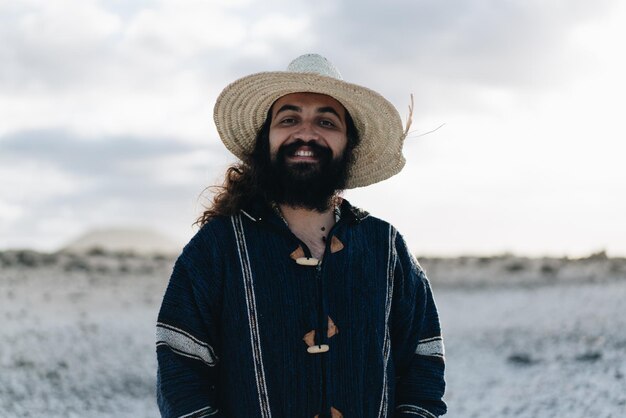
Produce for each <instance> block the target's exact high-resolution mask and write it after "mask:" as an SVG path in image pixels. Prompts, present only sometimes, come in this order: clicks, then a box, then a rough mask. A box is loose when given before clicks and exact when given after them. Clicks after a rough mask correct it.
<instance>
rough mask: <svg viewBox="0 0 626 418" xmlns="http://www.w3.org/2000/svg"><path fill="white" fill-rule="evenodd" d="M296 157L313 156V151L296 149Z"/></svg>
mask: <svg viewBox="0 0 626 418" xmlns="http://www.w3.org/2000/svg"><path fill="white" fill-rule="evenodd" d="M295 155H296V157H312V156H313V151H296V154H295Z"/></svg>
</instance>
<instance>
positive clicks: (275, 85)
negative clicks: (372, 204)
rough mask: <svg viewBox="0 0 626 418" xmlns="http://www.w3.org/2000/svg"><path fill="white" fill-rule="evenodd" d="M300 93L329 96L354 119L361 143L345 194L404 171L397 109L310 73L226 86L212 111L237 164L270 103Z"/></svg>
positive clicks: (368, 93) (363, 89) (258, 77)
mask: <svg viewBox="0 0 626 418" xmlns="http://www.w3.org/2000/svg"><path fill="white" fill-rule="evenodd" d="M299 92H308V93H320V94H326V95H328V96H331V97H333V98H334V99H336V100H337V101H339V102H340V103H341V104H342V105H343V106H344V107H345V108H346V110H347V111H348V112H349V113H350V115H351V116H352V119H353V120H354V124H355V126H356V128H357V131H358V133H359V138H360V142H359V144H358V146H357V147H355V149H354V150H353V152H354V154H355V155H354V159H353V164H352V167H351V168H350V171H349V175H348V181H347V184H346V188H347V189H352V188H356V187H363V186H368V185H370V184H374V183H377V182H379V181H383V180H385V179H388V178H389V177H391V176H393V175H395V174H397V173H399V172H400V170H402V168H403V167H404V164H405V159H404V156H403V155H402V145H403V142H404V136H405V134H404V130H403V128H402V120H401V119H400V115H399V114H398V111H397V110H396V108H395V107H394V106H393V105H392V104H391V103H390V102H389V101H387V99H385V98H384V97H382V96H381V95H380V94H378V93H376V92H375V91H373V90H370V89H368V88H366V87H362V86H359V85H356V84H352V83H347V82H345V81H343V80H338V79H335V78H332V77H326V76H322V75H318V74H314V73H294V72H285V71H276V72H262V73H257V74H252V75H249V76H246V77H243V78H240V79H239V80H237V81H235V82H233V83H231V84H230V85H228V86H227V87H226V88H225V89H224V90H223V91H222V93H221V94H220V95H219V97H218V98H217V101H216V103H215V108H214V112H213V118H214V120H215V125H216V127H217V131H218V133H219V135H220V138H221V139H222V142H224V145H226V148H228V150H229V151H231V152H232V153H233V154H235V155H236V156H237V157H239V158H240V159H244V158H246V157H247V156H249V155H250V153H251V152H252V150H253V149H254V145H255V144H254V141H255V139H256V135H257V133H258V131H259V129H261V126H262V125H263V123H264V122H265V119H266V117H267V112H268V110H269V109H270V107H271V106H272V104H273V103H274V102H275V101H276V100H277V99H279V98H280V97H282V96H284V95H286V94H291V93H299Z"/></svg>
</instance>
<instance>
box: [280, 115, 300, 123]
mask: <svg viewBox="0 0 626 418" xmlns="http://www.w3.org/2000/svg"><path fill="white" fill-rule="evenodd" d="M296 122H297V119H296V118H294V117H291V116H287V117H285V118H282V119H281V120H280V124H281V125H293V124H294V123H296Z"/></svg>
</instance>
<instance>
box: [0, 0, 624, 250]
mask: <svg viewBox="0 0 626 418" xmlns="http://www.w3.org/2000/svg"><path fill="white" fill-rule="evenodd" d="M624 22H626V4H625V3H624V2H622V1H620V0H598V1H595V2H589V1H586V0H551V1H539V0H471V1H470V0H449V1H445V2H444V1H440V0H391V1H386V2H380V1H370V0H358V1H352V0H350V1H334V0H318V1H315V2H310V1H304V0H292V1H282V0H269V1H262V2H261V1H260V0H211V1H202V0H176V1H174V0H136V1H128V0H106V1H97V0H22V1H19V2H16V1H13V0H0V63H1V64H0V249H8V248H33V249H37V250H41V251H54V250H56V249H58V248H60V247H62V246H63V245H65V244H66V243H67V242H68V241H70V240H72V239H74V238H76V237H77V236H79V235H81V234H82V233H84V232H85V231H88V230H90V229H92V228H103V227H119V226H125V227H130V226H132V227H146V228H152V229H155V230H157V231H159V232H162V233H163V234H165V235H167V236H170V237H172V239H173V240H175V241H176V242H178V243H180V245H181V246H182V245H184V244H185V243H186V242H187V241H188V240H189V239H190V238H191V236H193V234H194V233H195V232H196V231H197V227H194V226H192V224H193V222H194V221H195V219H196V217H197V216H198V215H199V214H200V212H201V211H202V208H203V205H205V204H206V203H207V201H208V200H207V199H208V198H209V197H210V196H209V195H208V194H207V192H206V191H205V188H206V187H207V186H210V185H212V184H218V183H221V179H222V175H223V172H224V170H225V168H226V167H227V166H228V165H229V164H231V163H233V162H234V161H235V159H234V157H232V156H231V155H230V154H229V153H228V151H227V150H226V149H225V148H224V146H223V145H222V143H221V141H220V139H219V137H218V135H217V132H216V129H215V126H214V124H213V119H212V114H213V105H214V103H215V99H216V98H217V96H218V95H219V93H220V91H221V90H222V89H223V88H224V87H225V86H226V85H227V84H228V83H230V82H232V81H234V80H236V79H237V78H239V77H242V76H245V75H248V74H251V73H255V72H260V71H275V70H284V69H286V67H287V65H288V63H289V62H290V61H291V60H292V59H293V58H295V57H297V56H298V55H300V54H303V53H309V52H316V53H320V54H322V55H324V56H326V57H327V58H329V59H330V60H331V61H332V62H333V63H334V64H335V65H336V66H337V68H338V69H339V71H340V72H341V73H342V75H343V77H344V79H345V80H346V81H349V82H353V83H356V84H360V85H363V86H366V87H369V88H371V89H373V90H376V91H378V92H379V93H381V94H382V95H383V96H385V97H386V98H388V99H389V100H390V101H391V102H392V103H393V104H394V105H395V106H396V107H397V108H398V110H399V112H400V114H401V115H402V116H403V118H406V115H407V113H408V110H407V106H408V104H409V102H410V95H411V94H413V95H414V98H415V109H414V115H413V125H412V128H411V134H410V135H409V138H407V140H406V142H405V146H404V151H403V152H404V155H405V157H406V159H407V164H406V166H405V168H404V170H403V171H402V172H401V173H400V174H398V175H396V176H395V177H393V178H391V179H389V180H386V181H384V182H381V183H379V184H376V185H373V186H369V187H366V188H361V189H355V190H350V191H347V192H346V194H345V197H346V198H347V199H348V200H350V201H351V202H352V203H353V204H355V205H357V206H359V207H362V208H364V209H366V210H367V211H369V212H370V213H371V214H372V215H374V216H377V217H380V218H383V219H385V220H387V221H389V222H391V223H392V224H393V225H395V226H396V227H397V228H398V229H399V231H400V233H402V234H403V235H404V236H405V238H406V239H407V242H408V243H409V246H410V247H411V248H412V249H413V250H414V251H415V252H416V253H417V254H418V255H430V256H434V255H442V256H452V255H460V254H465V255H472V254H476V255H479V254H492V253H497V254H500V253H505V252H512V253H516V254H521V255H531V256H539V255H552V256H565V255H567V256H584V255H586V254H590V253H593V252H598V251H603V250H605V251H607V252H608V254H609V255H613V256H620V255H621V256H626V217H625V216H624V214H625V213H626V169H625V168H624V159H625V158H624V156H625V155H626V145H625V143H626V127H625V125H624V124H623V123H622V120H623V119H624V116H623V112H624V110H625V109H626V106H625V105H624V101H625V99H624V98H625V97H626V82H625V81H624V74H626V52H625V49H624V47H623V39H626V25H624V24H623V23H624ZM438 127H440V128H439V129H437V128H438ZM435 129H436V130H435ZM433 130H435V132H432V133H429V132H431V131H433ZM424 134H425V135H424Z"/></svg>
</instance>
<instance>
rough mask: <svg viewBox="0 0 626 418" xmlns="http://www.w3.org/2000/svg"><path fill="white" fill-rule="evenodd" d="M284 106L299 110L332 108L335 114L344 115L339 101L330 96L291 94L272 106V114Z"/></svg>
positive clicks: (343, 109) (279, 99) (344, 110)
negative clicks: (298, 108) (294, 107)
mask: <svg viewBox="0 0 626 418" xmlns="http://www.w3.org/2000/svg"><path fill="white" fill-rule="evenodd" d="M284 105H293V106H297V107H300V108H305V107H314V108H323V107H332V108H333V109H335V111H336V112H337V114H339V115H342V116H343V115H344V114H345V112H346V109H345V108H344V107H343V105H342V104H341V103H339V101H337V100H336V99H334V98H333V97H331V96H328V95H326V94H320V93H304V92H303V93H291V94H287V95H285V96H282V97H280V98H278V99H277V100H276V101H275V102H274V104H273V105H272V114H276V112H277V110H278V109H280V108H281V107H282V106H284Z"/></svg>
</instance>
